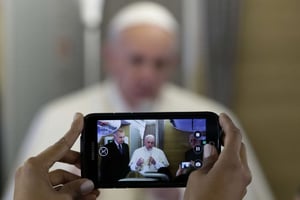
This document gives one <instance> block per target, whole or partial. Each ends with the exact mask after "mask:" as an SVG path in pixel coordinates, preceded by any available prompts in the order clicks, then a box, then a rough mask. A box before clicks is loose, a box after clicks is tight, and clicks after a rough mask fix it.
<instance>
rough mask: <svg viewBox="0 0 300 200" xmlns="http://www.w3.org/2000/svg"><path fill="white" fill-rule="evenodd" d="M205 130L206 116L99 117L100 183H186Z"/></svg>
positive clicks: (196, 163) (199, 157) (198, 163)
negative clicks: (105, 118)
mask: <svg viewBox="0 0 300 200" xmlns="http://www.w3.org/2000/svg"><path fill="white" fill-rule="evenodd" d="M206 132H207V130H206V119H164V120H161V119H160V120H156V119H153V120H98V121H97V140H98V158H99V159H98V174H99V177H98V178H99V181H100V184H101V185H109V186H118V184H125V183H127V184H128V183H136V182H138V183H141V182H143V184H144V183H147V184H150V185H151V184H152V185H157V186H160V185H161V184H165V185H172V184H175V183H184V184H186V181H187V178H188V175H189V174H190V172H191V171H193V170H195V169H197V168H199V167H201V166H202V155H203V146H204V145H205V144H206V143H207V138H206Z"/></svg>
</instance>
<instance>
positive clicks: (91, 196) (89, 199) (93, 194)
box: [82, 190, 100, 200]
mask: <svg viewBox="0 0 300 200" xmlns="http://www.w3.org/2000/svg"><path fill="white" fill-rule="evenodd" d="M99 195H100V191H99V190H93V191H92V192H90V193H89V194H88V195H86V196H84V197H83V198H82V200H94V199H97V197H98V196H99Z"/></svg>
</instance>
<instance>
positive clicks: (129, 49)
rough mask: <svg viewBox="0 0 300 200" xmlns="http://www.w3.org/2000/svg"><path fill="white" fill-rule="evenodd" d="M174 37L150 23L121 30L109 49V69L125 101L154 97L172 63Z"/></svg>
mask: <svg viewBox="0 0 300 200" xmlns="http://www.w3.org/2000/svg"><path fill="white" fill-rule="evenodd" d="M175 42H176V41H175V37H174V35H173V34H171V33H169V32H167V31H165V30H163V29H161V28H159V27H156V26H152V25H137V26H134V27H130V28H127V29H126V30H124V31H123V32H122V34H121V36H120V38H118V39H116V41H114V42H113V45H112V48H111V50H110V56H108V57H109V59H110V61H109V63H108V65H109V72H110V75H111V76H112V77H113V78H114V79H115V80H116V81H117V84H118V87H119V88H120V91H121V93H122V95H123V97H124V98H125V100H126V101H127V103H129V104H131V105H132V106H134V105H135V104H138V103H139V102H141V101H143V100H153V99H155V98H156V97H157V95H158V94H159V92H160V89H161V87H162V85H163V84H164V83H165V82H166V81H167V80H168V79H169V77H170V75H171V73H172V71H173V69H174V65H175V64H176V63H175Z"/></svg>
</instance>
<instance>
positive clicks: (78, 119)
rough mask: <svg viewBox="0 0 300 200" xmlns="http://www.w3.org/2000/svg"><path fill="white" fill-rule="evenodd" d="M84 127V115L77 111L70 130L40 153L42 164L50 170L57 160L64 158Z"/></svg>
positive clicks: (39, 157)
mask: <svg viewBox="0 0 300 200" xmlns="http://www.w3.org/2000/svg"><path fill="white" fill-rule="evenodd" d="M82 128H83V115H82V114H80V113H76V114H75V115H74V120H73V122H72V125H71V128H70V130H69V131H68V132H67V133H66V134H65V135H64V137H62V138H61V139H60V140H59V141H58V142H56V143H55V144H54V145H52V146H50V147H49V148H47V149H46V150H45V151H43V152H42V153H40V154H39V155H38V156H37V158H38V159H40V160H41V164H42V165H43V166H45V168H46V169H47V170H48V169H49V168H50V167H51V166H52V165H53V164H54V163H55V162H56V161H58V160H60V159H62V158H63V156H64V155H65V153H66V151H68V150H69V149H70V148H71V147H72V145H73V144H74V143H75V141H76V139H77V138H78V136H79V134H80V132H81V130H82Z"/></svg>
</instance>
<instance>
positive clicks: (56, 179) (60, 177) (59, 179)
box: [49, 169, 80, 186]
mask: <svg viewBox="0 0 300 200" xmlns="http://www.w3.org/2000/svg"><path fill="white" fill-rule="evenodd" d="M79 178H80V176H77V175H75V174H72V173H70V172H67V171H64V170H61V169H57V170H55V171H52V172H50V173H49V180H50V183H51V184H52V185H53V186H56V185H59V184H65V183H68V182H71V181H74V180H76V179H79Z"/></svg>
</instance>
